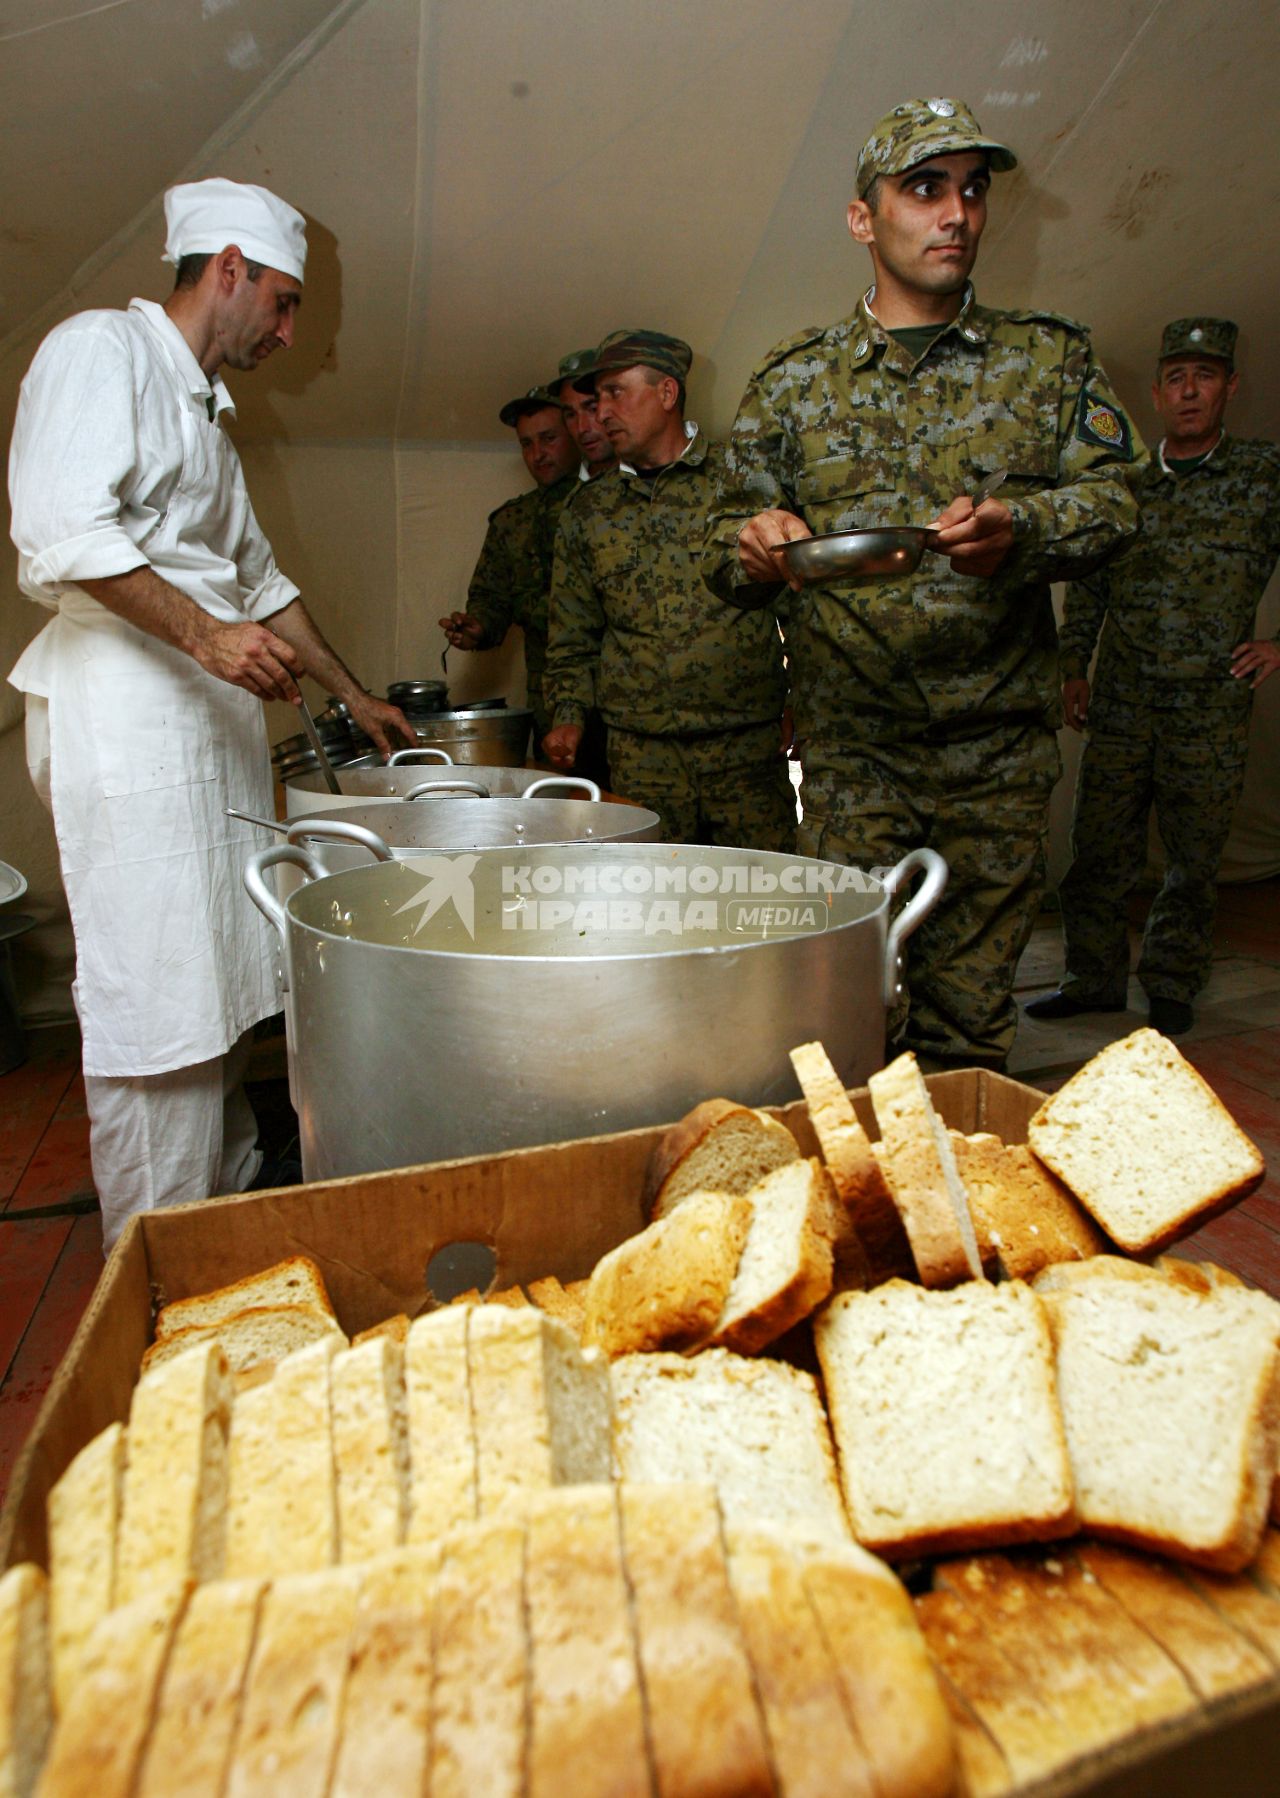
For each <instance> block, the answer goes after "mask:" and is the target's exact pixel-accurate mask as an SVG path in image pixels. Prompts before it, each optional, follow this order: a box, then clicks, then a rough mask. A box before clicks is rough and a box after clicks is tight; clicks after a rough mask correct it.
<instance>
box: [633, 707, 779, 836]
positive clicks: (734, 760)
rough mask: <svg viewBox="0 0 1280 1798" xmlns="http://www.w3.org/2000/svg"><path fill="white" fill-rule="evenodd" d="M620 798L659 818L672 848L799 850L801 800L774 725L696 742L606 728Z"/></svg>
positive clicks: (716, 733) (717, 733)
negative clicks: (677, 845) (692, 845)
mask: <svg viewBox="0 0 1280 1798" xmlns="http://www.w3.org/2000/svg"><path fill="white" fill-rule="evenodd" d="M609 768H610V773H611V777H612V780H613V783H614V789H615V791H616V792H619V793H621V794H623V795H624V796H625V797H626V798H628V799H635V800H638V801H639V803H640V804H641V805H646V806H648V807H649V808H650V810H651V811H655V812H657V813H658V815H659V817H660V818H661V819H662V839H663V841H664V842H668V843H723V844H728V845H732V846H737V847H738V848H742V849H771V850H776V851H777V852H778V853H779V854H783V855H787V854H790V853H791V851H792V850H793V849H794V848H795V838H796V796H795V788H794V787H793V786H792V784H791V777H790V775H789V774H788V772H787V759H786V757H785V756H784V755H783V754H782V752H781V740H780V732H779V728H778V725H777V723H770V724H754V725H747V726H745V727H744V728H742V729H740V730H730V731H714V732H712V733H710V734H709V735H706V736H698V737H654V736H645V735H641V734H639V733H637V732H635V731H629V730H619V729H618V728H617V727H616V726H610V729H609Z"/></svg>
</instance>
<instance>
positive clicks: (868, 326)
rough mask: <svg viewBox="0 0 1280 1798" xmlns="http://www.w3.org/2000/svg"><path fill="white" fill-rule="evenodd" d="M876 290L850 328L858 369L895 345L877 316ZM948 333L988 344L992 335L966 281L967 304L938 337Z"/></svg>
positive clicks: (865, 296) (869, 291)
mask: <svg viewBox="0 0 1280 1798" xmlns="http://www.w3.org/2000/svg"><path fill="white" fill-rule="evenodd" d="M875 298H876V290H875V286H874V284H873V285H872V286H870V287H868V289H867V291H866V292H865V293H864V294H863V296H862V299H861V300H860V301H859V303H858V310H857V311H856V312H855V313H854V315H853V317H852V319H851V320H850V321H849V324H850V335H851V336H852V338H853V349H852V352H851V358H852V362H853V366H854V367H855V368H861V366H862V365H863V363H864V362H869V361H870V360H871V358H872V356H873V355H874V354H875V352H876V350H877V349H878V348H880V347H882V346H884V345H886V344H890V343H892V342H893V341H894V340H893V336H892V333H891V332H890V331H888V330H887V329H886V327H885V326H884V325H882V324H881V323H880V320H879V319H878V318H877V317H876V315H875ZM948 331H956V332H958V333H959V335H960V336H961V337H962V338H963V339H964V341H965V342H966V343H973V344H980V343H986V341H987V339H988V336H989V335H990V333H989V331H988V328H987V323H986V320H985V318H984V317H983V314H982V308H981V307H980V306H979V305H978V304H977V302H976V300H975V299H974V294H973V283H972V281H967V282H966V283H965V289H964V301H963V303H962V304H961V307H960V310H959V312H958V313H957V314H956V316H955V317H954V318H953V319H951V320H950V321H949V322H948V323H947V324H945V325H940V326H939V327H938V336H939V337H942V336H944V335H945V334H946V333H947V332H948Z"/></svg>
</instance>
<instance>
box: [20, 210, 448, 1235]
mask: <svg viewBox="0 0 1280 1798" xmlns="http://www.w3.org/2000/svg"><path fill="white" fill-rule="evenodd" d="M165 218H166V222H167V226H168V235H167V241H166V247H165V257H166V260H168V261H170V262H173V263H175V264H176V265H177V268H178V281H177V286H176V287H175V289H174V291H173V293H172V294H171V295H170V297H169V299H168V300H167V301H166V302H165V303H164V304H163V305H156V304H155V303H154V302H152V301H150V300H133V301H131V303H130V305H129V309H128V311H127V312H114V311H102V312H83V313H80V314H79V315H78V316H76V317H74V318H70V319H68V320H67V321H66V322H65V323H64V324H61V325H59V326H58V327H57V329H56V330H54V331H52V332H51V333H50V335H49V336H48V337H47V338H46V339H45V340H44V342H43V343H42V344H41V346H40V348H39V350H38V351H37V352H36V357H35V360H34V362H33V363H32V365H31V368H30V369H29V371H28V373H27V377H26V380H25V381H24V382H23V387H22V394H21V398H20V400H19V404H18V417H17V423H16V426H15V428H14V434H13V444H12V448H11V451H10V461H9V486H10V494H11V499H12V510H13V526H12V529H13V537H14V541H15V542H16V544H17V545H18V552H19V571H18V573H19V582H20V584H21V586H22V589H23V591H24V592H25V593H27V594H28V595H29V596H30V597H31V598H32V599H34V600H36V601H37V603H38V604H40V605H42V606H44V607H46V608H47V609H48V610H49V611H50V612H52V613H53V617H52V619H51V620H50V622H49V623H48V624H46V626H45V627H44V629H43V630H42V631H41V632H40V634H39V636H38V637H37V638H36V639H35V641H34V642H33V643H32V644H31V645H30V646H29V648H28V649H27V650H26V652H25V653H24V654H23V655H22V657H21V658H20V659H19V661H18V664H17V666H16V667H15V668H14V670H13V672H12V674H11V675H10V676H9V679H10V680H11V681H12V683H13V685H14V686H16V687H18V688H19V689H21V690H22V691H23V692H24V693H25V694H26V695H27V744H28V761H29V763H30V765H31V770H32V777H33V779H34V780H35V782H36V786H37V789H38V790H39V791H40V792H41V796H42V797H43V798H44V799H45V801H46V803H47V804H50V806H51V809H52V811H53V818H54V828H55V830H56V832H57V838H58V848H59V853H60V856H61V861H62V877H63V883H64V885H65V887H66V891H67V897H68V900H69V902H70V907H71V921H72V925H73V927H74V930H75V938H76V984H75V988H74V989H73V991H74V996H75V1000H76V1006H77V1009H78V1011H79V1014H80V1024H81V1034H82V1038H83V1053H84V1072H85V1087H86V1091H87V1093H88V1101H89V1105H88V1108H89V1124H90V1144H91V1150H92V1158H93V1173H94V1182H95V1185H96V1186H97V1190H98V1196H99V1199H100V1201H101V1204H102V1214H103V1236H104V1241H105V1243H106V1245H107V1247H108V1248H109V1247H110V1245H111V1243H112V1242H113V1241H114V1240H115V1237H116V1235H117V1234H118V1232H119V1231H120V1229H121V1228H122V1226H123V1224H124V1222H125V1220H126V1218H127V1217H128V1216H129V1214H130V1213H131V1212H134V1211H142V1210H149V1209H152V1208H154V1207H156V1206H161V1205H172V1204H179V1203H183V1202H185V1201H187V1200H190V1199H200V1198H205V1197H207V1196H208V1195H209V1194H210V1193H217V1192H239V1191H243V1190H244V1189H245V1188H247V1187H248V1186H250V1185H251V1184H252V1183H253V1181H254V1179H255V1177H256V1175H257V1173H258V1169H259V1166H260V1162H261V1156H260V1154H259V1152H258V1150H257V1149H256V1147H255V1142H256V1137H257V1130H256V1125H255V1122H254V1118H253V1114H252V1111H251V1109H250V1107H249V1104H248V1101H247V1099H246V1098H245V1095H244V1090H243V1086H242V1078H243V1073H244V1068H245V1064H246V1061H247V1057H248V1050H249V1046H250V1042H251V1038H252V1030H253V1026H254V1025H255V1024H256V1023H257V1022H258V1021H259V1020H260V1019H262V1018H266V1017H269V1016H271V1015H272V1014H273V1013H274V1012H276V1011H278V1010H279V1007H280V993H279V988H278V983H277V978H276V972H275V951H274V947H273V942H272V938H271V934H270V932H269V930H268V928H267V927H266V925H265V923H264V921H263V919H262V917H261V916H260V914H259V913H258V912H257V910H256V909H255V907H254V906H253V905H252V903H251V902H250V901H249V899H248V898H247V897H246V895H245V893H244V890H243V888H242V886H241V873H242V870H243V868H244V864H245V862H246V860H247V858H248V856H249V854H250V853H251V851H252V850H253V849H255V848H258V847H261V846H262V841H263V837H264V833H262V832H259V831H254V830H253V828H252V827H248V826H244V825H241V824H237V823H235V822H233V821H232V820H229V819H228V818H227V817H226V816H225V815H224V808H225V807H226V806H228V805H233V806H236V807H238V808H240V809H241V810H244V811H250V812H257V813H259V814H261V813H264V812H266V813H268V814H270V811H271V808H272V781H271V766H270V758H269V753H268V747H267V735H266V725H265V719H264V714H263V709H262V702H263V700H266V699H286V700H296V698H297V696H298V693H297V686H296V682H295V676H296V675H298V674H299V673H302V672H305V673H307V674H309V675H312V676H313V677H314V678H315V679H316V680H317V681H318V682H319V683H320V684H321V685H322V686H323V687H324V688H325V689H326V690H327V691H328V692H330V693H333V694H335V695H336V696H337V697H338V698H340V699H342V700H344V701H345V702H346V704H347V705H348V706H349V707H350V709H351V712H352V714H353V716H354V718H355V720H356V722H357V723H358V724H360V725H361V726H362V727H363V728H364V729H365V730H366V731H367V732H368V733H369V735H370V736H371V737H372V738H373V739H374V741H375V742H376V743H377V744H378V745H379V747H380V748H381V749H383V750H384V751H386V750H387V749H389V748H391V747H394V746H395V740H396V739H397V737H398V736H399V735H403V737H404V738H405V740H406V741H410V742H411V741H413V740H414V739H413V738H412V736H411V734H410V730H409V726H408V724H407V723H406V722H405V720H404V718H403V716H402V715H401V713H399V712H398V711H397V710H396V709H395V708H394V707H392V706H388V705H386V704H384V703H383V702H381V701H379V700H375V699H373V698H371V696H370V695H369V694H368V693H366V692H365V690H364V689H363V688H362V687H361V686H360V685H359V683H358V682H357V681H356V680H355V679H354V677H353V676H352V675H351V674H350V672H349V671H348V670H347V669H346V667H345V666H344V665H343V664H342V662H340V661H339V659H338V657H337V656H336V655H335V654H334V652H333V650H332V649H330V648H329V646H328V644H327V643H326V642H325V641H324V639H323V637H322V636H321V635H320V633H319V631H318V630H317V629H316V627H315V625H314V624H313V623H312V621H311V619H310V617H309V616H308V614H307V612H306V609H305V607H304V606H303V603H302V601H301V599H300V598H299V597H298V589H297V587H295V586H294V584H293V583H292V581H290V580H288V579H287V578H286V577H285V576H284V575H283V574H281V572H280V570H279V569H278V568H277V567H276V564H275V560H274V558H273V556H272V554H271V546H270V545H269V544H268V542H267V541H266V539H265V537H264V536H263V535H262V532H261V530H260V529H259V527H258V522H257V520H256V519H255V517H254V515H253V508H252V507H251V505H250V504H249V496H248V493H247V491H246V489H245V483H244V475H243V473H242V471H241V467H240V460H239V457H238V456H237V455H236V452H235V449H234V447H233V446H232V443H231V441H230V439H229V438H228V436H227V435H226V433H225V432H224V431H223V429H222V426H221V415H222V414H223V413H224V412H230V411H232V403H231V397H230V395H229V394H228V392H227V389H226V388H225V386H224V385H223V383H222V381H221V379H220V378H219V375H218V370H219V369H220V368H221V367H222V366H223V365H224V364H229V365H230V366H231V367H232V368H241V369H250V368H255V367H256V366H257V364H258V363H259V362H261V361H263V360H264V359H265V358H266V357H267V356H269V355H270V354H271V352H272V351H273V350H275V349H278V348H286V349H287V348H288V346H289V344H290V343H291V342H292V341H293V329H294V313H295V311H296V309H297V306H298V303H299V300H300V298H301V292H302V273H303V265H304V261H305V258H306V239H305V236H304V226H305V221H304V220H303V218H302V215H301V214H300V213H298V212H295V211H294V209H293V208H292V207H291V206H287V205H285V203H284V202H283V201H282V200H279V199H278V198H277V197H276V196H275V195H274V194H272V193H269V192H268V191H267V190H266V189H265V188H262V187H250V186H245V185H242V184H240V183H238V182H234V181H223V180H211V181H199V182H194V183H189V184H187V185H184V186H181V187H175V188H171V189H170V190H169V192H168V193H167V194H166V195H165Z"/></svg>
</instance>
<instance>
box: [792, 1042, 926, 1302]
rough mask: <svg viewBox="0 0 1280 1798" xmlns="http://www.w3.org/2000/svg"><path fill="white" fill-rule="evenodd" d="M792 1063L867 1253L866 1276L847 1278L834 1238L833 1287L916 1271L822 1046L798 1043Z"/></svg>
mask: <svg viewBox="0 0 1280 1798" xmlns="http://www.w3.org/2000/svg"><path fill="white" fill-rule="evenodd" d="M791 1065H792V1067H793V1068H794V1069H795V1071H796V1079H797V1080H798V1081H799V1082H800V1090H801V1092H802V1093H803V1094H804V1096H805V1101H806V1103H807V1105H808V1108H809V1121H810V1122H811V1123H812V1125H813V1130H814V1134H815V1136H816V1137H817V1139H818V1147H819V1148H820V1149H821V1150H822V1159H823V1160H824V1161H825V1162H826V1164H827V1168H828V1170H829V1171H830V1174H831V1178H832V1180H833V1181H834V1182H835V1189H836V1196H837V1197H838V1198H839V1200H840V1202H841V1204H842V1205H843V1206H844V1207H845V1209H846V1211H847V1212H848V1215H849V1217H850V1219H851V1220H852V1224H853V1229H854V1231H855V1232H856V1237H857V1241H858V1242H859V1244H860V1245H861V1248H862V1251H863V1253H864V1254H865V1256H866V1261H867V1275H868V1277H867V1278H866V1279H865V1280H861V1281H860V1280H855V1279H845V1278H844V1277H843V1274H844V1263H845V1261H846V1259H848V1255H847V1251H846V1252H845V1253H842V1244H841V1242H840V1240H839V1239H837V1242H836V1281H835V1284H836V1290H837V1291H846V1290H848V1288H849V1287H851V1286H855V1285H875V1284H878V1283H879V1281H881V1280H888V1279H892V1277H893V1276H894V1275H895V1274H901V1275H904V1276H910V1275H912V1274H914V1273H915V1266H916V1264H915V1259H914V1257H913V1255H912V1253H911V1244H910V1243H909V1242H908V1240H907V1233H906V1231H905V1230H904V1229H903V1226H902V1218H901V1216H900V1215H899V1212H898V1207H897V1206H896V1205H895V1204H894V1201H893V1194H892V1193H891V1192H890V1190H889V1186H888V1182H887V1181H886V1180H885V1177H884V1171H883V1169H882V1168H881V1166H880V1163H879V1161H878V1160H877V1159H876V1157H875V1155H874V1154H873V1153H872V1146H871V1142H870V1139H869V1138H868V1136H867V1133H866V1131H865V1130H864V1129H863V1127H862V1125H861V1124H860V1123H859V1122H858V1114H857V1112H856V1111H855V1110H854V1108H853V1101H852V1099H850V1097H849V1095H848V1093H847V1092H846V1091H845V1087H844V1082H843V1081H842V1080H841V1078H840V1076H839V1075H838V1074H837V1073H836V1070H835V1068H834V1067H833V1066H832V1065H831V1059H830V1057H829V1056H828V1054H827V1052H826V1050H825V1049H824V1048H823V1046H822V1044H821V1043H800V1044H799V1045H798V1046H797V1047H796V1048H794V1049H792V1050H791Z"/></svg>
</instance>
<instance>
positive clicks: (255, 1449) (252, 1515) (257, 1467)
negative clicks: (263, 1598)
mask: <svg viewBox="0 0 1280 1798" xmlns="http://www.w3.org/2000/svg"><path fill="white" fill-rule="evenodd" d="M227 1460H228V1475H227V1541H226V1556H225V1560H224V1563H223V1573H224V1576H225V1577H226V1578H227V1579H231V1580H244V1579H253V1578H257V1577H262V1578H269V1577H270V1576H271V1575H272V1574H274V1573H276V1572H278V1571H279V1562H278V1561H277V1559H276V1514H277V1511H278V1509H279V1505H278V1500H277V1494H278V1492H279V1489H280V1481H281V1479H282V1478H283V1473H284V1469H283V1457H282V1453H281V1443H280V1438H279V1435H278V1434H277V1431H276V1403H275V1393H274V1392H273V1391H272V1388H271V1385H270V1383H268V1384H266V1385H263V1386H255V1387H254V1388H253V1390H252V1391H250V1392H242V1393H240V1394H239V1395H238V1396H237V1398H236V1402H235V1406H234V1408H233V1409H232V1412H231V1438H230V1441H229V1443H228V1447H227Z"/></svg>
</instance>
